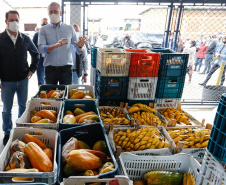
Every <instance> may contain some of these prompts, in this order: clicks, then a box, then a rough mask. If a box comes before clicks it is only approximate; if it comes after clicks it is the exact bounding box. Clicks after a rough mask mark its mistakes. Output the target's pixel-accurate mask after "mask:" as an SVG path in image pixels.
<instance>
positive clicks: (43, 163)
mask: <svg viewBox="0 0 226 185" xmlns="http://www.w3.org/2000/svg"><path fill="white" fill-rule="evenodd" d="M24 152H25V154H27V156H28V158H29V160H30V162H31V165H32V167H33V168H36V169H38V170H39V171H40V172H52V171H53V163H52V162H51V160H50V159H49V157H48V156H47V155H46V154H45V152H43V150H42V149H41V148H40V147H39V146H38V145H37V144H36V143H34V142H29V143H28V144H26V145H25V148H24Z"/></svg>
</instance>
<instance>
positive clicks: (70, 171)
mask: <svg viewBox="0 0 226 185" xmlns="http://www.w3.org/2000/svg"><path fill="white" fill-rule="evenodd" d="M63 173H64V176H65V177H69V176H75V175H77V172H76V171H75V170H73V169H72V168H71V167H70V166H69V165H68V164H66V165H65V166H64V168H63Z"/></svg>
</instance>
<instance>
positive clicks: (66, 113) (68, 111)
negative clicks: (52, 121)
mask: <svg viewBox="0 0 226 185" xmlns="http://www.w3.org/2000/svg"><path fill="white" fill-rule="evenodd" d="M68 114H70V115H74V114H73V112H71V111H70V110H67V111H66V112H65V114H64V115H68Z"/></svg>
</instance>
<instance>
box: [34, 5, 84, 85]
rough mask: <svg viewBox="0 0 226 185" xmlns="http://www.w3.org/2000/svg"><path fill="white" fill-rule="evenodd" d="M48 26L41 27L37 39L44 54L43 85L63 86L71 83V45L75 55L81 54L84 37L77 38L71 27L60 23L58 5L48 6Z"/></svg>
mask: <svg viewBox="0 0 226 185" xmlns="http://www.w3.org/2000/svg"><path fill="white" fill-rule="evenodd" d="M48 13H49V18H50V22H51V23H50V24H48V25H46V26H43V27H41V29H40V33H39V37H38V48H39V51H40V53H41V54H45V58H44V63H43V65H44V67H45V84H55V85H57V84H58V82H59V84H64V85H68V84H71V82H72V71H71V67H72V64H73V63H72V53H71V45H73V46H74V48H75V50H76V52H77V54H79V55H80V54H81V51H82V47H83V46H84V44H85V42H86V41H87V39H86V37H85V36H84V37H81V38H80V40H79V41H78V38H77V36H76V34H75V31H74V29H73V27H72V26H69V25H66V24H64V23H62V22H61V21H60V16H61V11H60V5H59V4H58V3H55V2H52V3H51V4H50V5H49V6H48Z"/></svg>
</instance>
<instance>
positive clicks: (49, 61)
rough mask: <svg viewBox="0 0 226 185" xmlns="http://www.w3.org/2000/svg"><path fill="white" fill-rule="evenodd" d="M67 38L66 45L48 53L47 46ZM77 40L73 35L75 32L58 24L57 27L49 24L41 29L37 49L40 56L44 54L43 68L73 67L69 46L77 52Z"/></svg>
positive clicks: (71, 28) (68, 26)
mask: <svg viewBox="0 0 226 185" xmlns="http://www.w3.org/2000/svg"><path fill="white" fill-rule="evenodd" d="M62 38H67V41H66V42H68V44H66V45H64V46H61V47H59V48H56V49H54V50H53V51H51V52H50V53H48V48H49V46H51V45H53V44H56V43H57V42H58V41H59V40H60V39H62ZM74 41H75V42H78V38H77V36H76V34H75V30H74V28H73V27H72V26H70V25H67V24H64V23H62V22H60V23H59V24H58V25H57V26H55V25H54V24H52V23H50V24H48V25H46V26H43V27H41V29H40V31H39V36H38V49H39V51H40V53H41V54H45V57H44V63H43V65H44V67H47V66H65V65H71V66H72V65H73V62H72V53H71V45H73V46H74V48H75V50H76V52H77V53H78V54H81V52H79V51H78V47H77V45H75V44H74Z"/></svg>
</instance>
